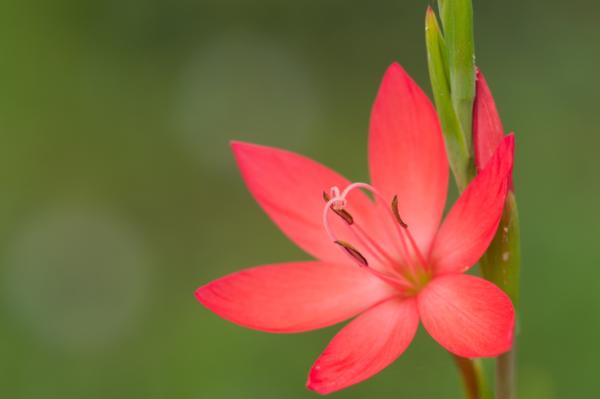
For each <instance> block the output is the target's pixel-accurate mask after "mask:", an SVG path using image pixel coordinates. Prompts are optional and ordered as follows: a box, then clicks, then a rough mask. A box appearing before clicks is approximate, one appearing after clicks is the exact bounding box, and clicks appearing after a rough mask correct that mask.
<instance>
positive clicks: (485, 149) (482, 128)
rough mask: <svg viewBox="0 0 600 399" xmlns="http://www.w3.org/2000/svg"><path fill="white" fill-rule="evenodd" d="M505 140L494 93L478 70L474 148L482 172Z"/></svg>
mask: <svg viewBox="0 0 600 399" xmlns="http://www.w3.org/2000/svg"><path fill="white" fill-rule="evenodd" d="M503 138H504V128H503V127H502V121H501V120H500V115H498V110H497V109H496V103H495V102H494V97H492V92H491V91H490V88H489V87H488V85H487V82H486V80H485V78H484V77H483V74H482V73H481V71H479V70H477V92H476V96H475V105H474V106H473V146H474V149H475V163H476V164H477V170H479V171H481V170H482V169H483V167H484V166H485V165H486V164H487V163H488V161H489V160H490V158H492V156H493V155H494V152H495V151H496V148H498V145H499V144H500V143H501V142H502V139H503Z"/></svg>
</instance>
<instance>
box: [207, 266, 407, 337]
mask: <svg viewBox="0 0 600 399" xmlns="http://www.w3.org/2000/svg"><path fill="white" fill-rule="evenodd" d="M396 294H397V293H396V292H395V291H394V290H393V289H392V288H391V287H390V286H388V285H387V284H385V283H383V282H382V281H381V280H379V279H378V278H376V277H374V276H373V275H371V274H370V273H368V272H367V271H365V270H364V269H361V268H359V267H357V266H350V265H333V264H327V263H322V262H297V263H283V264H278V265H269V266H261V267H256V268H252V269H246V270H242V271H239V272H237V273H233V274H230V275H228V276H225V277H222V278H220V279H218V280H215V281H213V282H211V283H209V284H207V285H205V286H203V287H200V288H199V289H198V290H197V291H196V298H197V299H198V301H200V302H201V303H202V304H203V305H204V306H206V307H207V308H208V309H210V310H212V311H213V312H215V313H216V314H218V315H219V316H221V317H223V318H224V319H227V320H229V321H231V322H233V323H236V324H239V325H241V326H244V327H248V328H252V329H256V330H262V331H268V332H278V333H291V332H300V331H307V330H313V329H317V328H321V327H326V326H329V325H331V324H335V323H338V322H340V321H343V320H346V319H348V318H350V317H352V316H354V315H356V314H358V313H360V312H362V311H364V310H365V309H368V308H369V307H371V306H373V305H375V304H377V303H379V302H380V301H382V300H385V299H387V298H390V297H391V296H393V295H396Z"/></svg>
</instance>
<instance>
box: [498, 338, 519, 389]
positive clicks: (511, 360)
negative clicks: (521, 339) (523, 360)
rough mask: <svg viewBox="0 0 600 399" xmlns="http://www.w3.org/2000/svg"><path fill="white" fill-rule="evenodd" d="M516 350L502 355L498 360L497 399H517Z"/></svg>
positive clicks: (513, 349)
mask: <svg viewBox="0 0 600 399" xmlns="http://www.w3.org/2000/svg"><path fill="white" fill-rule="evenodd" d="M515 364H516V350H515V347H513V348H512V349H511V350H510V351H508V352H506V353H505V354H503V355H500V356H499V357H498V358H497V360H496V399H515V398H516V393H515Z"/></svg>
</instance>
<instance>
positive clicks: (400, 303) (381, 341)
mask: <svg viewBox="0 0 600 399" xmlns="http://www.w3.org/2000/svg"><path fill="white" fill-rule="evenodd" d="M418 326H419V314H418V312H417V306H416V302H415V300H414V299H399V298H394V299H391V300H389V301H386V302H384V303H382V304H380V305H377V306H376V307H374V308H373V309H370V310H368V311H366V312H365V313H363V314H362V315H360V316H359V317H358V318H356V319H354V320H353V321H352V322H351V323H350V324H348V325H347V326H346V327H344V328H343V329H342V330H341V331H340V332H339V333H338V334H337V335H336V336H335V337H334V338H333V340H332V341H331V343H330V344H329V346H328V347H327V349H325V351H324V352H323V353H322V354H321V356H320V357H319V358H318V359H317V361H316V362H315V364H314V365H313V367H312V369H311V371H310V374H309V376H308V382H307V383H306V386H307V387H308V388H310V389H312V390H313V391H316V392H318V393H320V394H327V393H330V392H334V391H337V390H340V389H343V388H346V387H348V386H350V385H353V384H356V383H359V382H361V381H363V380H365V379H367V378H369V377H371V376H373V375H375V374H377V373H378V372H380V371H381V370H383V369H384V368H385V367H387V366H388V365H389V364H390V363H392V362H393V361H394V360H396V358H397V357H398V356H400V355H401V354H402V352H404V350H405V349H406V348H407V347H408V345H409V344H410V342H411V341H412V339H413V337H414V336H415V333H416V331H417V327H418Z"/></svg>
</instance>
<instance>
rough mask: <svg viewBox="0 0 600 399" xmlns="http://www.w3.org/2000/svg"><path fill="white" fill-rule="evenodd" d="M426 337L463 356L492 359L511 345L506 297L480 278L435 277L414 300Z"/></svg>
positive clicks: (510, 307)
mask: <svg viewBox="0 0 600 399" xmlns="http://www.w3.org/2000/svg"><path fill="white" fill-rule="evenodd" d="M417 302H418V306H419V314H420V315H421V320H422V321H423V326H425V329H426V330H427V331H428V332H429V334H430V335H431V336H432V337H433V338H434V339H435V340H436V341H437V342H439V343H440V345H442V346H443V347H444V348H446V349H447V350H449V351H450V352H452V353H454V354H456V355H459V356H463V357H492V356H498V355H500V354H501V353H504V352H506V351H507V350H509V349H510V347H511V346H512V341H513V329H514V323H515V311H514V308H513V304H512V302H511V301H510V299H509V298H508V296H507V295H506V294H505V293H504V292H503V291H502V290H501V289H500V288H498V287H496V286H495V285H494V284H492V283H490V282H489V281H487V280H484V279H482V278H479V277H475V276H470V275H465V274H452V275H447V276H441V277H437V278H434V279H433V280H432V281H431V282H430V283H429V284H428V285H427V286H426V287H425V288H424V289H423V291H421V293H420V294H419V295H418V297H417Z"/></svg>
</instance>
